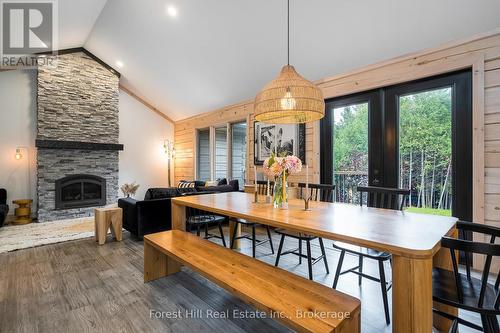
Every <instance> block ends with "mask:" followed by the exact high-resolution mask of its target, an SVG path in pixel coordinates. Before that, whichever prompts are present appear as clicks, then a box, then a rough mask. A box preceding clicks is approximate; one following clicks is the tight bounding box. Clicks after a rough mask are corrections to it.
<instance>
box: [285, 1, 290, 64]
mask: <svg viewBox="0 0 500 333" xmlns="http://www.w3.org/2000/svg"><path fill="white" fill-rule="evenodd" d="M286 11H287V18H286V23H287V30H286V32H287V35H286V36H287V64H288V66H290V0H287V10H286Z"/></svg>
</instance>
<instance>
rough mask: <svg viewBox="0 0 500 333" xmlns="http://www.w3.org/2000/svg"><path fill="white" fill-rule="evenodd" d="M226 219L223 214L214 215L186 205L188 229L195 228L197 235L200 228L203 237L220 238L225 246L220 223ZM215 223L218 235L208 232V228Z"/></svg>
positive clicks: (199, 232)
mask: <svg viewBox="0 0 500 333" xmlns="http://www.w3.org/2000/svg"><path fill="white" fill-rule="evenodd" d="M227 220H228V218H227V217H225V216H220V215H215V214H213V213H209V212H206V211H203V210H200V209H197V208H193V207H186V224H187V226H188V230H191V231H192V230H193V229H194V230H196V235H197V236H198V237H199V236H200V234H201V229H202V228H203V229H204V230H205V236H204V237H203V238H204V239H210V238H218V239H220V240H222V245H223V246H224V247H226V239H225V238H224V231H223V230H222V223H224V222H226V221H227ZM214 225H217V227H218V229H219V235H215V234H212V233H210V232H209V228H210V227H212V226H214Z"/></svg>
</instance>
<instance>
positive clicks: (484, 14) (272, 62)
mask: <svg viewBox="0 0 500 333" xmlns="http://www.w3.org/2000/svg"><path fill="white" fill-rule="evenodd" d="M66 1H68V0H60V1H59V2H60V4H61V6H62V7H64V6H66V5H65V2H66ZM70 2H71V3H72V4H73V5H76V3H78V5H77V6H78V9H77V10H76V9H74V10H72V12H74V14H73V15H72V16H71V17H68V18H65V17H63V20H65V21H68V23H67V24H68V26H69V27H70V28H71V26H74V27H77V26H78V24H80V23H79V21H83V20H84V18H83V16H85V17H86V18H85V20H86V21H88V22H90V21H92V17H93V15H94V14H95V11H96V10H97V9H98V8H99V6H100V5H101V4H102V3H103V1H98V0H92V1H89V0H86V1H70ZM285 4H286V2H285V0H143V1H139V0H108V1H107V3H106V5H105V6H104V9H103V10H102V12H101V14H100V16H99V18H98V19H97V21H96V23H95V25H94V27H93V29H92V31H91V33H90V35H89V37H88V39H87V41H86V42H85V44H84V46H85V48H87V49H88V50H89V51H91V52H92V53H94V54H95V55H97V56H98V57H100V58H101V59H103V60H104V61H106V62H107V63H109V64H110V65H112V66H114V67H115V68H116V69H117V70H119V71H120V72H121V73H122V74H123V77H122V83H123V84H124V85H126V86H127V87H128V88H129V89H131V90H132V91H134V92H135V93H137V94H138V95H141V96H143V97H144V98H145V99H146V100H147V101H149V102H150V103H151V104H153V105H155V106H157V107H158V108H159V109H160V110H162V111H163V112H165V114H167V115H168V116H169V117H171V118H173V119H174V120H179V119H183V118H187V117H190V116H193V115H196V114H199V113H202V112H206V111H210V110H213V109H216V108H218V107H222V106H224V105H228V104H232V103H237V102H240V101H243V100H247V99H251V98H253V97H254V96H255V94H256V93H257V91H258V90H259V89H260V88H261V87H262V86H263V85H264V84H265V83H267V81H269V80H271V79H272V78H273V77H275V76H276V75H277V73H278V72H279V70H280V68H281V66H282V65H284V63H285V62H286V53H285V50H286V44H285V36H286V30H285V23H286V21H285V19H286V15H285V14H286V12H285ZM167 5H174V6H176V7H177V8H178V16H177V17H176V18H172V17H170V16H168V15H167V14H166V6H167ZM87 6H88V8H87ZM499 13H500V1H499V0H481V1H477V0H419V1H415V0H404V1H403V0H376V1H375V0H357V1H352V0H351V1H347V0H313V1H311V0H291V18H292V21H291V63H292V64H293V65H295V67H296V69H297V70H298V71H299V73H301V74H302V75H303V76H305V77H306V78H308V79H310V80H317V79H320V78H323V77H327V76H331V75H334V74H338V73H341V72H344V71H347V70H349V69H353V68H357V67H360V66H363V65H368V64H371V63H374V62H377V61H381V60H384V59H388V58H391V57H395V56H399V55H402V54H406V53H409V52H413V51H417V50H420V49H423V48H427V47H432V46H437V45H439V44H441V43H444V42H447V41H450V40H455V39H459V38H463V37H468V36H471V35H473V34H476V33H478V32H483V31H488V30H492V29H494V28H496V27H500V15H499ZM76 14H78V15H76ZM83 14H85V15H83ZM69 21H71V22H69ZM65 29H66V28H65ZM75 30H76V31H75V32H71V34H70V35H72V36H75V39H74V44H75V45H76V44H78V43H77V42H81V36H82V35H83V34H84V33H85V32H84V31H83V30H82V31H79V30H78V29H75ZM64 37H65V38H66V37H68V36H66V33H65V34H64ZM69 37H71V36H69ZM65 38H63V40H65ZM117 60H120V61H122V62H123V63H124V67H123V68H117V67H116V66H115V63H116V61H117Z"/></svg>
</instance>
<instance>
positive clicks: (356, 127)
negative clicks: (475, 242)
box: [333, 88, 452, 207]
mask: <svg viewBox="0 0 500 333" xmlns="http://www.w3.org/2000/svg"><path fill="white" fill-rule="evenodd" d="M451 102H452V99H451V88H443V89H437V90H432V91H425V92H420V93H415V94H412V95H407V96H401V97H400V98H399V125H400V127H399V153H400V156H401V159H400V167H401V174H400V178H401V184H400V186H401V187H403V188H410V189H411V190H412V191H413V194H417V195H418V197H419V200H418V202H419V203H420V205H421V206H422V205H423V206H424V207H427V206H430V207H437V206H438V202H441V200H440V198H441V194H443V196H444V197H445V200H443V202H445V203H444V204H443V205H442V206H443V207H449V204H450V202H451V200H448V198H449V197H450V195H451V181H450V180H448V181H446V174H447V170H448V166H449V164H450V162H451ZM334 118H335V119H334V121H335V124H334V132H333V139H334V161H333V163H334V170H335V171H336V172H339V171H358V172H359V171H362V172H366V171H367V170H368V104H366V103H365V104H358V105H351V106H348V107H344V108H339V109H335V114H334ZM410 156H411V157H410ZM410 161H411V162H410ZM422 165H423V169H422ZM410 174H411V179H409V176H410ZM422 175H423V176H424V177H422ZM349 177H351V178H352V177H358V178H359V177H361V176H349ZM344 178H345V177H344ZM422 178H423V181H422ZM345 179H347V178H345ZM353 182H354V183H356V180H349V182H347V180H344V181H343V183H342V184H343V185H344V186H346V185H347V184H348V183H353ZM354 183H353V184H354ZM420 198H421V199H422V200H420ZM413 204H416V202H413Z"/></svg>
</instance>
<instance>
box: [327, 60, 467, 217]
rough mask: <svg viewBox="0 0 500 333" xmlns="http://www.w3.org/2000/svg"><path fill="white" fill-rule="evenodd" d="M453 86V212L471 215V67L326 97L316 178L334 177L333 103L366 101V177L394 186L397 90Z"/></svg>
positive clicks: (377, 183) (396, 172)
mask: <svg viewBox="0 0 500 333" xmlns="http://www.w3.org/2000/svg"><path fill="white" fill-rule="evenodd" d="M444 87H452V88H453V89H452V171H453V172H452V189H453V202H452V215H453V216H455V217H458V218H459V219H462V220H465V221H472V156H473V155H472V71H471V70H470V69H467V70H463V71H459V72H454V73H450V74H443V75H439V76H435V77H430V78H425V79H421V80H416V81H411V82H406V83H402V84H398V85H393V86H389V87H385V88H380V89H376V90H370V91H367V92H362V93H356V94H353V95H348V96H343V97H336V98H333V99H329V100H327V101H326V112H325V117H324V118H323V119H322V120H321V126H320V134H321V137H320V147H321V148H320V159H321V162H320V178H321V182H322V183H324V184H332V183H333V122H332V120H333V119H332V117H333V112H332V110H333V108H338V107H341V106H347V105H351V104H359V103H363V102H368V104H369V108H368V109H369V112H368V113H369V117H368V122H369V124H368V128H369V134H368V137H369V141H368V183H369V185H372V186H384V187H393V188H394V187H397V186H398V176H399V158H398V155H399V96H404V95H408V94H412V93H419V92H424V91H429V90H434V89H439V88H444Z"/></svg>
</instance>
